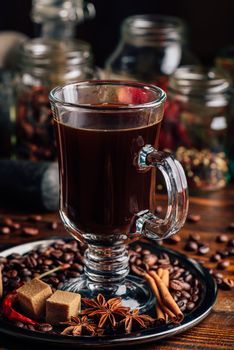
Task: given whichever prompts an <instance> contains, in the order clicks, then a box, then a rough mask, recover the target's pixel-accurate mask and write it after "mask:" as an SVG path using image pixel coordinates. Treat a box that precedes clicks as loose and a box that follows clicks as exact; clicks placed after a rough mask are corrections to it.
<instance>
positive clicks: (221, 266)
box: [217, 260, 230, 270]
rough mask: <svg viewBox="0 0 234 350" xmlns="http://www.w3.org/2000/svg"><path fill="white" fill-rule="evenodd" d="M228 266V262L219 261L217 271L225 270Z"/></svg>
mask: <svg viewBox="0 0 234 350" xmlns="http://www.w3.org/2000/svg"><path fill="white" fill-rule="evenodd" d="M229 265H230V262H229V261H228V260H225V261H220V262H219V263H218V264H217V269H219V270H225V269H226V268H227V267H228V266H229Z"/></svg>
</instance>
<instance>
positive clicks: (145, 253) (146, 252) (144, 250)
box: [142, 249, 151, 255]
mask: <svg viewBox="0 0 234 350" xmlns="http://www.w3.org/2000/svg"><path fill="white" fill-rule="evenodd" d="M142 254H143V255H149V254H151V251H150V250H149V249H143V250H142Z"/></svg>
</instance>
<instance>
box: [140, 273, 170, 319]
mask: <svg viewBox="0 0 234 350" xmlns="http://www.w3.org/2000/svg"><path fill="white" fill-rule="evenodd" d="M144 277H145V279H146V281H147V282H148V283H149V285H150V288H151V289H152V292H153V293H154V295H155V297H156V316H157V320H158V321H159V322H160V323H166V320H167V317H166V314H165V312H164V311H163V307H162V301H161V297H160V294H159V290H158V288H157V286H156V284H155V281H154V279H153V277H151V276H150V275H149V274H148V273H145V274H144Z"/></svg>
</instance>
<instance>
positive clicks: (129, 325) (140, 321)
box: [120, 309, 154, 333]
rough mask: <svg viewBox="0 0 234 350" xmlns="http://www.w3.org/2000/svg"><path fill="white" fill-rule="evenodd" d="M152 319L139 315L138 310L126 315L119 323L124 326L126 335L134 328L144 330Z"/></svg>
mask: <svg viewBox="0 0 234 350" xmlns="http://www.w3.org/2000/svg"><path fill="white" fill-rule="evenodd" d="M153 322H154V319H153V318H152V317H150V316H149V315H143V314H142V315H139V310H138V309H135V310H133V311H131V312H129V313H127V314H126V316H125V318H124V319H123V320H122V321H121V322H120V324H124V329H125V332H126V333H131V331H132V330H133V328H134V327H136V328H139V327H140V328H146V327H147V326H148V325H149V324H151V323H153Z"/></svg>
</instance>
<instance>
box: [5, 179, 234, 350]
mask: <svg viewBox="0 0 234 350" xmlns="http://www.w3.org/2000/svg"><path fill="white" fill-rule="evenodd" d="M164 201H165V197H164V196H163V195H159V196H158V202H159V203H163V202H164ZM189 212H190V213H192V214H199V215H201V220H200V221H199V222H197V223H189V222H187V223H186V224H185V226H184V228H183V229H182V230H181V232H180V235H181V238H182V239H181V242H180V243H179V244H177V245H174V246H171V247H170V248H172V249H175V250H177V251H180V252H183V253H185V251H184V249H183V247H184V245H185V241H186V238H187V237H188V235H189V234H191V233H193V232H197V233H199V234H200V235H201V238H202V240H203V241H204V242H207V243H209V244H210V247H211V251H210V252H209V253H208V254H207V255H205V256H197V255H194V254H192V253H187V254H188V255H189V256H191V257H193V258H195V259H200V260H203V261H204V262H205V266H207V267H209V268H215V266H216V263H212V262H210V261H209V257H210V255H211V254H212V253H213V252H215V251H216V250H217V249H222V247H224V245H225V244H224V243H222V244H218V243H216V242H215V238H216V236H217V235H219V234H222V233H225V234H227V235H228V237H229V238H233V239H234V231H232V232H231V231H229V230H228V225H229V224H230V222H234V186H233V185H232V186H229V187H227V188H226V189H224V190H221V191H218V192H213V193H210V194H208V195H207V194H206V195H199V196H191V197H190V208H189ZM4 214H6V215H9V216H11V217H15V218H17V219H18V220H22V219H24V217H26V216H27V215H29V214H41V213H31V212H30V213H29V212H27V211H22V210H21V211H19V210H17V209H14V210H13V209H1V210H0V215H4ZM41 215H42V216H43V222H41V223H38V224H37V226H38V227H39V230H40V233H39V235H38V236H36V237H30V238H28V237H23V236H22V235H16V234H12V235H10V236H0V250H3V249H6V248H7V247H10V246H14V245H17V244H22V243H25V242H29V241H33V240H35V239H43V238H48V237H50V236H52V235H58V236H65V235H66V233H65V231H64V229H63V226H62V225H59V227H58V230H56V231H51V230H49V229H48V228H47V225H45V223H44V221H46V222H50V221H53V220H55V219H58V214H56V213H52V214H51V213H49V214H48V213H46V214H45V213H44V214H43V213H42V214H41ZM230 261H231V265H230V266H229V267H228V269H227V270H226V271H225V272H224V274H225V275H226V276H232V278H233V279H234V258H233V257H231V258H230ZM28 347H30V348H31V347H32V344H28ZM33 347H34V348H35V346H34V345H33ZM134 348H135V349H137V350H140V349H148V350H156V349H157V350H170V349H204V350H208V349H209V350H213V349H234V289H233V290H231V291H223V290H219V292H218V298H217V302H216V304H215V306H214V308H213V310H212V312H211V314H210V315H209V316H208V317H207V318H206V319H205V320H203V321H202V322H201V323H200V324H199V325H197V326H195V327H193V328H192V329H190V330H188V331H186V332H184V333H182V334H180V335H177V336H174V337H172V338H169V339H167V340H163V341H160V342H154V343H151V344H147V345H141V346H138V347H136V346H135V347H134ZM6 349H22V347H20V346H19V345H18V344H17V341H16V340H14V339H8V338H7V337H5V336H4V337H3V336H2V335H1V334H0V350H6Z"/></svg>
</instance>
